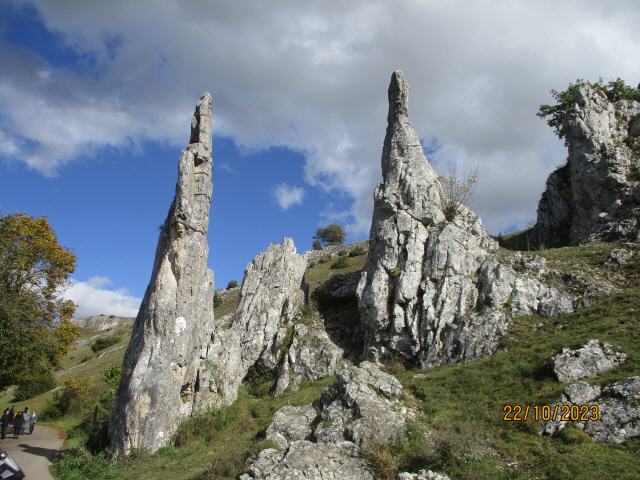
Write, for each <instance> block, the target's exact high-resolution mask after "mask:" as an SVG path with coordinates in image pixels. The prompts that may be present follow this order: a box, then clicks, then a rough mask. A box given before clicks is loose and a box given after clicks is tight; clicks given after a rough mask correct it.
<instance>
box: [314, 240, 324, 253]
mask: <svg viewBox="0 0 640 480" xmlns="http://www.w3.org/2000/svg"><path fill="white" fill-rule="evenodd" d="M313 249H314V250H322V242H321V241H320V240H319V239H318V240H314V241H313Z"/></svg>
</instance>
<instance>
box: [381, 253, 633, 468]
mask: <svg viewBox="0 0 640 480" xmlns="http://www.w3.org/2000/svg"><path fill="white" fill-rule="evenodd" d="M610 248H611V246H602V245H599V246H595V247H591V248H587V249H586V250H582V249H576V248H563V249H557V250H555V251H554V250H548V251H546V252H542V254H543V255H544V256H545V257H547V258H549V259H550V261H551V262H552V263H555V264H556V265H558V264H565V265H570V266H571V268H573V269H574V270H576V271H577V270H580V271H581V272H582V273H585V272H589V271H591V273H592V274H594V275H595V276H596V277H597V276H601V275H602V276H606V273H605V271H604V269H603V268H602V261H604V259H606V257H607V255H608V250H609V249H610ZM639 269H640V261H638V259H637V258H636V261H635V262H634V263H633V264H632V265H629V266H628V267H627V268H626V269H625V270H624V272H622V273H623V274H625V275H626V278H627V280H628V283H627V288H626V289H624V290H622V291H620V292H619V293H616V294H614V295H611V296H610V297H608V298H606V299H603V301H601V302H600V303H598V304H596V305H594V306H593V307H590V308H587V309H582V310H579V311H577V312H575V313H572V314H570V315H564V316H561V317H555V318H542V317H538V316H529V317H520V318H517V319H516V320H515V321H514V323H513V326H512V328H511V330H510V333H509V334H508V335H507V336H506V337H505V338H504V339H503V341H502V347H503V349H504V351H501V352H499V353H496V354H495V355H493V356H491V357H488V358H484V359H481V360H477V361H473V362H468V363H464V364H458V365H449V366H443V367H440V368H435V369H431V370H426V371H410V372H404V373H400V374H399V375H398V377H399V379H400V380H401V381H402V383H403V385H404V386H405V387H406V391H407V393H408V394H410V395H411V396H412V397H413V399H412V400H411V401H413V402H415V405H416V406H417V407H418V408H419V409H420V410H421V412H422V413H423V417H422V419H421V421H420V422H418V423H419V424H420V425H422V426H426V429H427V430H428V431H429V433H428V436H427V439H428V440H425V439H424V437H422V436H421V435H420V434H414V437H413V438H412V440H411V441H410V442H404V443H403V444H401V445H396V446H394V447H392V448H389V449H387V450H384V451H380V452H372V453H371V457H372V458H373V459H374V460H375V461H376V463H377V465H378V468H379V471H380V472H381V473H383V474H384V473H387V474H388V478H395V477H394V476H393V472H394V471H397V470H398V469H400V470H402V469H404V468H406V469H414V468H417V467H421V468H424V467H425V466H429V467H431V468H433V469H437V470H441V471H444V472H446V473H449V474H450V475H451V477H452V478H454V479H503V478H504V479H530V478H541V479H574V478H576V479H577V478H579V479H600V478H607V479H635V478H638V472H640V456H639V455H638V451H639V448H640V441H637V440H634V441H632V442H629V443H628V444H627V445H622V446H615V445H605V444H596V443H592V442H591V441H590V440H589V438H588V437H586V436H585V435H584V434H582V432H578V431H575V430H573V429H571V428H570V429H568V430H567V431H566V432H564V433H563V434H562V435H560V436H559V437H557V438H547V437H539V436H538V434H537V431H538V428H539V426H538V425H536V424H535V423H534V422H533V421H529V422H527V423H521V422H517V423H505V422H503V420H502V413H503V411H502V408H503V405H505V404H513V403H518V404H531V405H534V404H538V405H539V404H545V403H546V404H548V403H553V402H554V401H556V400H557V399H558V397H559V395H560V393H561V391H562V389H563V385H562V384H561V383H559V382H557V381H556V380H555V379H554V378H553V377H552V376H551V374H550V373H551V372H550V371H549V369H548V360H549V358H550V357H552V356H553V355H555V354H556V353H558V352H559V351H561V350H562V348H563V347H579V346H582V345H583V344H584V343H585V342H586V341H587V340H589V339H592V338H598V339H600V340H602V341H606V342H609V343H611V344H612V345H613V346H614V347H615V348H617V349H621V350H622V351H624V352H626V353H627V355H628V359H627V362H626V364H625V365H624V366H623V367H621V368H618V369H615V370H613V371H611V372H608V373H605V374H603V375H601V376H600V377H598V378H595V379H590V381H592V382H594V383H609V382H613V381H616V380H619V379H622V378H625V377H628V376H631V375H640V318H639V316H638V312H639V311H640V283H639V282H638V273H639V271H640V270H639ZM418 373H421V374H422V375H424V376H422V375H419V376H418V378H416V374H418Z"/></svg>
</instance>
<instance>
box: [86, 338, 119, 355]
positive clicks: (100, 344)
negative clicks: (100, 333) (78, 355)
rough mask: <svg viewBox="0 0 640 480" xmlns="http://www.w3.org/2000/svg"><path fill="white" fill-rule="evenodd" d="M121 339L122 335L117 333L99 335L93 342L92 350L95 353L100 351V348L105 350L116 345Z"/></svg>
mask: <svg viewBox="0 0 640 480" xmlns="http://www.w3.org/2000/svg"><path fill="white" fill-rule="evenodd" d="M119 341H120V337H118V336H117V335H114V336H111V337H99V338H97V339H96V341H95V342H93V343H92V344H91V351H92V352H93V353H96V352H99V351H100V350H104V349H105V348H109V347H110V346H112V345H115V344H116V343H118V342H119Z"/></svg>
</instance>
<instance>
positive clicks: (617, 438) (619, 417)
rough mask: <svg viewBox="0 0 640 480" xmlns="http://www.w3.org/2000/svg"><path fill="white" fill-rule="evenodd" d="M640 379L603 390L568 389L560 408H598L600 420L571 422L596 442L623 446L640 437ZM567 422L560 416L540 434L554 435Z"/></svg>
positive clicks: (595, 387) (581, 385)
mask: <svg viewBox="0 0 640 480" xmlns="http://www.w3.org/2000/svg"><path fill="white" fill-rule="evenodd" d="M639 402H640V377H628V378H625V379H624V380H621V381H619V382H616V383H614V384H612V385H608V386H605V387H601V386H600V385H590V384H588V383H585V382H580V383H577V384H573V385H569V386H567V387H566V388H565V390H564V394H563V395H562V397H561V398H560V403H559V404H558V405H585V404H586V405H597V406H598V408H599V418H598V419H597V420H588V421H585V422H572V423H573V424H574V426H575V427H576V428H578V429H580V430H584V431H585V432H586V433H588V434H589V435H591V438H592V440H593V441H594V442H608V443H623V442H625V441H627V440H629V439H631V438H635V437H638V436H640V403H639ZM567 423H568V422H567V421H564V420H562V419H561V417H560V414H558V416H557V417H556V418H555V419H553V420H551V421H547V422H544V424H543V426H542V430H541V432H540V433H541V434H545V435H555V434H556V433H557V432H559V431H560V430H562V429H563V428H564V427H565V426H566V425H567Z"/></svg>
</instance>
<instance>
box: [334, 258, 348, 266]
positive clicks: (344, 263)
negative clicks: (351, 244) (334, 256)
mask: <svg viewBox="0 0 640 480" xmlns="http://www.w3.org/2000/svg"><path fill="white" fill-rule="evenodd" d="M348 266H349V262H348V261H347V257H340V258H338V260H336V261H335V262H333V263H332V264H331V268H334V269H336V268H347V267H348Z"/></svg>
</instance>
